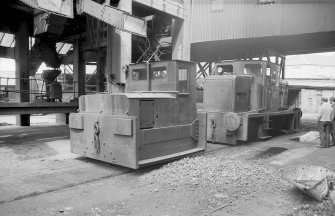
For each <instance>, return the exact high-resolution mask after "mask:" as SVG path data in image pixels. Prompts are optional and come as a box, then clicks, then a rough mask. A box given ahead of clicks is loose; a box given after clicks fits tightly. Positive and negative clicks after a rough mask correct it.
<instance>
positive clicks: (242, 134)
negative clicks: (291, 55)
mask: <svg viewBox="0 0 335 216" xmlns="http://www.w3.org/2000/svg"><path fill="white" fill-rule="evenodd" d="M280 72H281V67H280V65H279V64H276V63H272V62H269V61H263V60H258V61H253V60H249V61H224V62H220V63H216V64H215V66H214V72H213V74H212V75H209V76H207V77H206V79H205V83H204V99H203V111H205V112H206V113H207V140H208V141H211V142H213V143H223V144H232V145H235V144H236V143H237V141H249V140H256V139H267V138H270V137H271V136H273V135H275V134H278V133H280V132H282V131H285V130H286V131H290V130H296V129H297V128H298V127H299V124H300V117H301V111H300V110H299V109H289V104H288V103H287V101H288V84H287V83H286V82H284V81H283V80H281V79H280Z"/></svg>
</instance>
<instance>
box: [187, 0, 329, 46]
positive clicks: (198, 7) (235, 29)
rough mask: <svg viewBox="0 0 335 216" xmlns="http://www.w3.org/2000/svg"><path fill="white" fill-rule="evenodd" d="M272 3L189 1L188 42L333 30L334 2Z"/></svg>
mask: <svg viewBox="0 0 335 216" xmlns="http://www.w3.org/2000/svg"><path fill="white" fill-rule="evenodd" d="M274 1H275V3H274V4H258V0H192V10H191V20H192V31H191V32H192V38H191V42H192V43H196V42H203V41H214V40H228V39H238V38H253V37H265V36H275V35H278V36H279V35H294V34H302V33H314V32H323V31H335V22H334V20H335V1H328V0H307V1H298V0H274ZM314 2H315V3H314ZM320 2H321V3H320ZM316 3H318V4H316Z"/></svg>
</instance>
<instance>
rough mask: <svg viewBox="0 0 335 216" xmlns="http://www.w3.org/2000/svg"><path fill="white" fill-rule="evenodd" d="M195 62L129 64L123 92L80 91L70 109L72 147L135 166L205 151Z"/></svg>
mask: <svg viewBox="0 0 335 216" xmlns="http://www.w3.org/2000/svg"><path fill="white" fill-rule="evenodd" d="M195 76H196V65H195V63H191V62H185V61H159V62H151V63H140V64H133V65H129V68H128V70H127V76H126V77H127V78H126V89H125V93H108V94H95V95H84V96H81V97H80V98H79V112H78V113H72V114H71V115H70V130H71V131H70V139H71V152H73V153H75V154H79V155H82V156H85V157H89V158H94V159H98V160H101V161H106V162H109V163H114V164H118V165H121V166H126V167H130V168H133V169H137V168H139V167H141V166H146V165H150V164H154V163H158V162H162V161H166V160H171V159H175V158H178V157H182V156H185V155H189V154H193V153H197V152H201V151H204V150H205V148H206V143H207V140H206V134H207V133H206V128H207V125H206V123H207V120H206V113H204V112H198V113H197V110H196V104H195V97H196V92H195V91H196V87H195V85H196V84H195Z"/></svg>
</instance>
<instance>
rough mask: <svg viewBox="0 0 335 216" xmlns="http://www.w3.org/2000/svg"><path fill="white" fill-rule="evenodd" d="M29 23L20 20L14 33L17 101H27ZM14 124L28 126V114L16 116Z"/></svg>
mask: <svg viewBox="0 0 335 216" xmlns="http://www.w3.org/2000/svg"><path fill="white" fill-rule="evenodd" d="M28 31H29V23H28V21H27V20H24V19H23V20H22V21H21V22H20V23H19V26H18V30H17V32H16V33H15V48H14V49H15V67H16V69H15V77H16V78H17V79H16V83H15V88H16V91H18V92H19V93H17V100H18V102H20V103H21V102H29V101H30V99H29V34H28V33H29V32H28ZM16 125H19V126H29V125H30V115H29V114H21V115H18V116H17V117H16Z"/></svg>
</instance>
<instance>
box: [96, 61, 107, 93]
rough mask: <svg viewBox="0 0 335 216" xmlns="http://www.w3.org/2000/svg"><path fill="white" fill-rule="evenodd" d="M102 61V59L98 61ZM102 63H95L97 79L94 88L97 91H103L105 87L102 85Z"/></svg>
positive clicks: (103, 75)
mask: <svg viewBox="0 0 335 216" xmlns="http://www.w3.org/2000/svg"><path fill="white" fill-rule="evenodd" d="M100 62H102V61H100ZM102 67H103V65H101V64H98V63H97V79H96V88H97V92H104V91H105V87H104V77H105V74H104V70H103V68H102Z"/></svg>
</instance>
